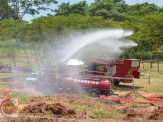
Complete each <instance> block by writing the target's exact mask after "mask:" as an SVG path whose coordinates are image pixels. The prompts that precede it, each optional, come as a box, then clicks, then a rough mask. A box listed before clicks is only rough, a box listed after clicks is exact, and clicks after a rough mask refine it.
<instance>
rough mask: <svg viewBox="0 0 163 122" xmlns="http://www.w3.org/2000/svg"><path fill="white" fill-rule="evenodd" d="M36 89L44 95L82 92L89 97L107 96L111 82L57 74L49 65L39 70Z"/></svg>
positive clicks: (109, 92)
mask: <svg viewBox="0 0 163 122" xmlns="http://www.w3.org/2000/svg"><path fill="white" fill-rule="evenodd" d="M64 70H65V69H64ZM69 73H70V72H69ZM36 90H37V91H42V92H43V93H44V94H46V95H52V94H60V93H69V94H71V93H84V94H88V95H89V96H91V97H99V96H100V95H106V96H108V95H110V94H111V93H112V91H111V82H110V80H108V79H102V78H101V79H100V78H95V77H83V76H80V75H74V74H73V75H72V74H71V75H70V74H69V75H67V74H66V75H64V74H58V73H56V71H55V70H54V69H52V68H50V67H46V68H44V69H42V70H41V71H40V74H39V78H38V82H37V85H36Z"/></svg>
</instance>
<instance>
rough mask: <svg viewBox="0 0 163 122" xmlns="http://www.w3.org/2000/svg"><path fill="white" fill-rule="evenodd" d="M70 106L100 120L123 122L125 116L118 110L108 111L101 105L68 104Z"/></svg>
mask: <svg viewBox="0 0 163 122" xmlns="http://www.w3.org/2000/svg"><path fill="white" fill-rule="evenodd" d="M68 106H70V107H72V108H73V109H75V110H77V111H80V112H86V114H87V115H89V116H95V117H96V118H98V119H114V120H121V119H122V118H123V117H124V116H125V114H122V113H120V112H119V111H117V110H116V109H111V110H106V108H105V107H104V106H102V105H101V104H99V103H97V104H93V105H85V104H76V103H68Z"/></svg>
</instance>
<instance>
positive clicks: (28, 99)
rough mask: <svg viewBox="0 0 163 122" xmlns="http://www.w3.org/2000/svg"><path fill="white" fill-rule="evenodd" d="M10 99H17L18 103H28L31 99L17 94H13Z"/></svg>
mask: <svg viewBox="0 0 163 122" xmlns="http://www.w3.org/2000/svg"><path fill="white" fill-rule="evenodd" d="M12 97H14V98H16V99H18V101H19V102H28V101H30V100H31V97H26V96H24V95H20V94H19V93H13V94H12Z"/></svg>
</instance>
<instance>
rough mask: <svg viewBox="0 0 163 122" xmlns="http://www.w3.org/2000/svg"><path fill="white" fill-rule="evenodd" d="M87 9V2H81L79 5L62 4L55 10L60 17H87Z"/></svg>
mask: <svg viewBox="0 0 163 122" xmlns="http://www.w3.org/2000/svg"><path fill="white" fill-rule="evenodd" d="M87 8H88V5H87V3H86V1H82V2H79V3H77V4H72V5H70V3H62V4H61V5H59V8H58V9H55V10H53V11H54V12H55V13H56V14H55V15H56V16H58V15H64V16H69V15H70V14H81V15H86V14H87Z"/></svg>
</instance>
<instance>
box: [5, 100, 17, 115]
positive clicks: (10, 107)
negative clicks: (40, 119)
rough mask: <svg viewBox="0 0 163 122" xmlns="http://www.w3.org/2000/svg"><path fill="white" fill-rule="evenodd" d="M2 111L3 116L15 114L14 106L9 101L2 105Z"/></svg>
mask: <svg viewBox="0 0 163 122" xmlns="http://www.w3.org/2000/svg"><path fill="white" fill-rule="evenodd" d="M2 110H3V112H4V113H5V114H8V115H10V114H13V113H14V112H15V110H16V106H15V105H14V104H13V103H12V102H11V101H9V102H6V103H4V104H3V106H2Z"/></svg>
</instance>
